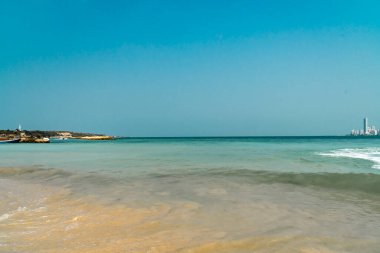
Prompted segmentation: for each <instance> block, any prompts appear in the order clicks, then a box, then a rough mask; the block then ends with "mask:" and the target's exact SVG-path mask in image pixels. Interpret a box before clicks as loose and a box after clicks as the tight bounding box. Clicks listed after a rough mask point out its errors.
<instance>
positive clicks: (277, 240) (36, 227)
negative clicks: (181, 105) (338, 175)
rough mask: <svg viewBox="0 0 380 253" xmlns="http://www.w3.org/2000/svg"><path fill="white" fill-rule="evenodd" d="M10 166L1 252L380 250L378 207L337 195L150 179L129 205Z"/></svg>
mask: <svg viewBox="0 0 380 253" xmlns="http://www.w3.org/2000/svg"><path fill="white" fill-rule="evenodd" d="M8 170H9V171H8V172H7V169H3V170H2V172H3V174H2V175H3V178H2V179H0V191H1V192H2V193H5V194H2V195H1V197H0V203H1V204H0V251H1V252H62V253H64V252H65V253H66V252H67V253H69V252H194V253H196V252H199V253H201V252H289V253H290V252H302V253H306V252H309V253H314V252H326V253H330V252H375V249H378V247H379V246H380V244H379V241H378V240H377V238H376V231H378V227H377V226H378V224H377V223H375V224H372V225H371V219H376V218H379V216H378V215H376V212H375V214H371V215H366V216H365V215H364V214H365V212H372V211H371V208H369V209H366V208H363V209H361V208H359V207H357V205H352V203H348V202H341V201H337V199H336V197H337V196H338V195H334V196H333V195H326V194H325V195H324V194H323V193H322V194H320V193H318V194H317V193H316V192H314V191H313V190H305V189H303V192H302V191H298V190H299V188H294V187H290V186H287V185H277V186H274V185H270V186H268V185H262V184H259V185H254V186H252V185H242V184H235V185H234V184H231V185H225V184H224V183H225V182H224V181H218V180H216V181H215V182H212V181H209V184H205V183H204V182H199V181H192V180H191V179H188V180H186V181H181V180H180V182H178V185H176V186H174V187H173V186H170V185H169V184H168V181H165V180H161V182H157V181H155V183H154V182H153V181H150V180H148V181H147V180H142V181H141V182H140V183H141V184H137V185H146V186H147V187H137V188H136V189H135V190H131V189H129V190H128V191H125V192H124V193H123V194H126V195H128V194H133V195H136V196H135V197H136V198H137V199H139V202H138V203H128V201H125V200H115V199H114V196H113V198H112V199H113V200H112V201H105V200H104V198H100V196H96V194H95V195H94V194H89V192H76V191H78V189H76V188H75V187H73V185H69V184H67V182H66V183H65V184H62V185H54V183H53V184H52V183H41V180H40V179H38V180H36V179H35V178H36V177H34V179H33V180H29V179H28V180H26V179H25V177H20V176H14V175H15V174H17V175H23V171H24V169H8ZM15 171H18V172H16V173H15ZM42 172H44V170H42V171H38V173H42ZM7 173H8V174H9V175H12V176H11V177H5V176H4V175H6V174H7ZM49 175H50V174H49ZM61 176H62V175H61ZM39 177H40V176H38V177H37V178H39ZM50 177H51V175H50ZM85 183H86V182H85V181H83V184H85ZM155 184H156V185H155ZM163 184H164V185H166V187H164V188H165V189H166V190H167V191H162V189H161V188H162V187H163ZM148 186H149V187H148ZM180 188H181V189H182V191H185V192H186V194H187V197H184V196H183V195H181V193H180V190H179V189H180ZM81 189H82V188H81ZM144 189H145V191H146V192H143V191H144ZM176 193H177V194H176ZM105 194H106V193H105ZM140 194H142V195H140ZM178 194H180V195H179V196H178ZM139 195H140V196H141V197H139ZM317 195H319V196H317ZM143 196H146V201H144V199H141V198H143ZM147 196H150V198H149V199H148V197H147ZM321 196H322V197H321ZM202 199H203V201H202ZM355 201H356V200H355ZM321 205H324V206H321ZM360 213H362V214H363V217H360V216H359V214H360ZM354 219H355V220H354ZM371 226H372V227H371ZM350 229H351V230H352V231H350ZM361 231H365V232H366V234H363V235H362V236H360V233H361ZM368 231H370V232H368Z"/></svg>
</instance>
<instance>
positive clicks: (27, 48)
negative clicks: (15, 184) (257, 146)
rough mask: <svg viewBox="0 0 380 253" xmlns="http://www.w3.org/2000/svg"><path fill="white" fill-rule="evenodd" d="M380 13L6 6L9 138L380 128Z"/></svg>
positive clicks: (206, 4)
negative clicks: (18, 131) (16, 133)
mask: <svg viewBox="0 0 380 253" xmlns="http://www.w3.org/2000/svg"><path fill="white" fill-rule="evenodd" d="M379 10H380V2H379V1H365V0H362V1H350V0H346V1H334V0H332V1H327V0H318V1H312V0H311V1H297V0H294V1H291V0H288V1H285V0H284V1H275V0H266V1H264V0H262V1H255V0H252V1H246V0H241V1H224V0H220V1H214V0H212V1H211V0H203V1H198V0H194V1H182V0H177V1H165V0H162V1H145V0H139V1H128V0H125V1H116V0H114V1H111V0H109V1H85V0H82V1H80V0H77V1H70V0H68V1H47V0H46V1H39V0H34V1H26V0H25V1H17V0H15V1H6V0H4V1H0V94H1V99H0V108H1V109H2V110H1V118H0V129H15V128H16V127H18V124H19V123H20V124H22V126H23V128H25V129H29V130H32V129H43V130H72V131H83V132H96V133H105V134H111V135H121V136H264V135H343V134H347V133H349V132H350V131H351V130H352V129H353V128H355V129H359V128H361V127H362V119H363V117H365V116H367V117H368V118H369V123H370V125H373V124H374V125H377V126H378V127H380V110H379V109H380V102H379V95H380V71H379V70H380V17H379V15H378V13H379Z"/></svg>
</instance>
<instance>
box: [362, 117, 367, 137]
mask: <svg viewBox="0 0 380 253" xmlns="http://www.w3.org/2000/svg"><path fill="white" fill-rule="evenodd" d="M363 132H364V134H367V133H368V118H367V117H365V118H364V120H363Z"/></svg>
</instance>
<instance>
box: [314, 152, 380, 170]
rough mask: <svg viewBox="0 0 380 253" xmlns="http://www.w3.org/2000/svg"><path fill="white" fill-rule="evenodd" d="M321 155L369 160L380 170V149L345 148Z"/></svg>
mask: <svg viewBox="0 0 380 253" xmlns="http://www.w3.org/2000/svg"><path fill="white" fill-rule="evenodd" d="M319 155H322V156H330V157H344V158H353V159H362V160H367V161H370V162H372V163H374V165H373V166H372V168H374V169H380V148H352V149H350V148H345V149H338V150H332V151H330V152H327V153H319Z"/></svg>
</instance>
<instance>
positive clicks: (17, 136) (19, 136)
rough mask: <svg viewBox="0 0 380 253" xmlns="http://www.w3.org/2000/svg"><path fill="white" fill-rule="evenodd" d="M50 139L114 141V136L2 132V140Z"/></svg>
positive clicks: (19, 131)
mask: <svg viewBox="0 0 380 253" xmlns="http://www.w3.org/2000/svg"><path fill="white" fill-rule="evenodd" d="M50 139H61V140H66V139H79V140H113V139H115V137H114V136H109V135H105V134H96V133H82V132H73V131H46V130H20V129H15V130H9V129H8V130H0V140H20V142H23V143H48V142H50Z"/></svg>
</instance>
